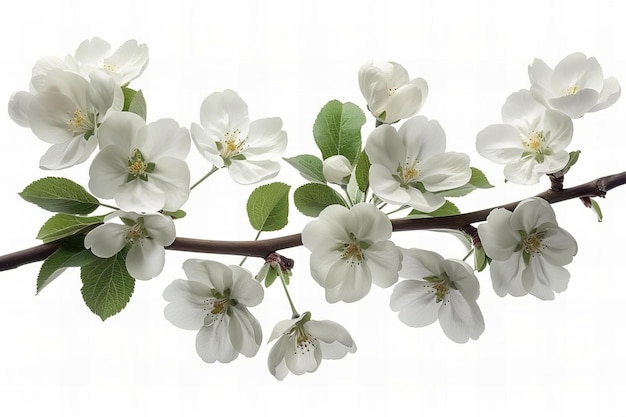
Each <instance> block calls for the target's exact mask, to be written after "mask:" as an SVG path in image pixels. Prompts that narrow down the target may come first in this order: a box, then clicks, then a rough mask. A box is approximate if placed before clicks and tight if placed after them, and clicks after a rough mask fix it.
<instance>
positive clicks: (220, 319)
mask: <svg viewBox="0 0 626 417" xmlns="http://www.w3.org/2000/svg"><path fill="white" fill-rule="evenodd" d="M183 270H184V271H185V275H186V276H187V279H186V280H184V279H177V280H175V281H173V282H172V283H171V284H170V285H169V286H168V287H167V288H166V289H165V291H164V292H163V297H164V298H165V300H166V301H169V304H168V305H167V306H166V307H165V317H166V318H167V319H168V320H169V321H170V322H171V323H172V324H173V325H174V326H176V327H180V328H181V329H185V330H198V334H197V336H196V351H197V352H198V355H200V357H201V358H202V360H204V361H205V362H208V363H213V362H215V361H218V362H222V363H226V362H231V361H232V360H234V359H235V358H237V356H239V354H240V353H241V354H243V355H244V356H247V357H252V356H254V355H256V353H257V351H258V350H259V347H260V345H261V340H262V332H261V326H260V324H259V322H258V321H257V319H256V318H255V317H254V316H253V315H252V314H251V313H250V312H249V311H248V307H254V306H256V305H258V304H259V303H260V302H261V301H262V300H263V287H262V286H261V284H259V283H258V282H257V281H255V280H254V278H252V274H251V273H250V272H249V271H248V270H246V269H244V268H241V267H239V266H235V265H231V266H226V265H224V264H221V263H219V262H214V261H209V260H201V259H188V260H187V261H185V263H184V264H183Z"/></svg>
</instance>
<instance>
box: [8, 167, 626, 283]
mask: <svg viewBox="0 0 626 417" xmlns="http://www.w3.org/2000/svg"><path fill="white" fill-rule="evenodd" d="M624 184H626V171H625V172H620V173H617V174H613V175H608V176H605V177H601V178H597V179H595V180H593V181H590V182H587V183H585V184H580V185H577V186H575V187H571V188H564V189H562V190H560V191H554V190H552V189H549V190H547V191H544V192H543V193H540V194H538V195H537V197H540V198H543V199H544V200H546V201H547V202H549V203H550V204H553V203H558V202H561V201H566V200H571V199H574V198H583V197H604V196H605V195H606V193H607V192H608V191H610V190H611V189H613V188H616V187H619V186H621V185H624ZM519 203H520V201H515V202H512V203H508V204H505V205H501V206H497V207H491V208H487V209H483V210H478V211H474V212H470V213H464V214H459V215H456V216H448V217H433V218H426V219H408V218H404V219H393V220H392V224H393V231H394V232H403V231H411V230H429V229H463V228H464V227H466V226H467V225H470V224H472V223H477V222H482V221H484V220H485V219H486V218H487V216H488V215H489V213H491V211H492V210H494V209H495V208H498V207H500V208H504V209H507V210H510V211H513V210H514V209H515V207H517V205H518V204H519ZM301 245H302V238H301V234H299V233H298V234H293V235H287V236H282V237H278V238H273V239H263V240H257V241H223V240H204V239H192V238H185V237H178V238H176V240H175V241H174V243H172V244H171V245H170V246H168V247H167V249H170V250H177V251H185V252H198V253H214V254H225V255H240V256H253V257H259V258H266V257H267V256H268V255H269V254H270V253H272V252H276V251H279V250H282V249H288V248H292V247H297V246H301ZM58 248H59V242H51V243H46V244H43V245H39V246H35V247H32V248H28V249H24V250H21V251H18V252H14V253H10V254H7V255H3V256H0V271H6V270H9V269H13V268H17V267H19V266H22V265H26V264H29V263H32V262H38V261H43V260H45V259H46V258H47V257H48V256H50V255H51V254H52V253H54V252H55V251H56V250H57V249H58Z"/></svg>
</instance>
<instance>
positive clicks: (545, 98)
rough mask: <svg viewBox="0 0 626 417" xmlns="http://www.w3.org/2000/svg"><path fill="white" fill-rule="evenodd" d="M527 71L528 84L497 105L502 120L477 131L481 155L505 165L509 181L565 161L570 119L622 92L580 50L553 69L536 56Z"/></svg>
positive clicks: (533, 179) (555, 168)
mask: <svg viewBox="0 0 626 417" xmlns="http://www.w3.org/2000/svg"><path fill="white" fill-rule="evenodd" d="M528 76H529V78H530V82H531V86H530V90H520V91H519V92H517V93H513V94H511V95H510V96H509V97H508V98H507V100H506V102H505V103H504V106H502V121H503V122H504V123H503V124H496V125H491V126H488V127H486V128H485V129H483V130H482V131H480V132H479V133H478V135H477V137H476V149H477V151H478V153H479V154H480V155H482V156H484V157H485V158H487V159H489V160H491V161H493V162H495V163H498V164H502V165H505V168H504V177H505V178H506V179H507V180H508V181H511V182H513V183H516V184H525V185H529V184H536V183H538V182H539V178H540V177H541V176H542V175H544V174H553V173H556V172H559V171H561V170H563V169H564V168H565V167H566V166H567V164H568V162H569V154H568V152H567V151H566V150H565V148H566V147H567V146H568V145H569V144H570V142H571V140H572V135H573V124H572V120H571V119H577V118H580V117H582V116H583V115H584V114H585V113H587V112H595V111H598V110H602V109H604V108H607V107H609V106H611V105H612V104H614V103H615V102H616V101H617V99H618V98H619V96H620V94H621V87H620V85H619V83H618V82H617V80H615V78H613V77H610V78H606V79H605V78H604V75H603V72H602V68H601V67H600V64H598V61H597V60H596V59H595V58H587V57H586V56H585V55H584V54H582V53H579V52H578V53H573V54H571V55H569V56H567V57H565V58H564V59H563V60H562V61H561V62H559V64H558V65H557V66H556V67H555V68H554V70H552V69H551V68H550V67H548V66H547V65H546V64H545V63H544V62H543V61H541V60H540V59H535V61H534V62H533V64H532V65H531V66H529V67H528Z"/></svg>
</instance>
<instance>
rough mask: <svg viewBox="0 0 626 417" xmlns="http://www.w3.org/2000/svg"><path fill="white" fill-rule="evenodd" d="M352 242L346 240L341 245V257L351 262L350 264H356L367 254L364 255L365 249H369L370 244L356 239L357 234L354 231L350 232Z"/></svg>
mask: <svg viewBox="0 0 626 417" xmlns="http://www.w3.org/2000/svg"><path fill="white" fill-rule="evenodd" d="M350 239H351V240H350V242H344V243H343V245H342V246H341V248H340V250H341V258H342V259H344V260H346V261H347V262H349V263H350V266H352V265H354V264H355V263H356V264H360V263H361V262H362V261H363V259H365V256H364V255H363V250H364V249H367V246H369V245H368V244H367V243H365V242H358V241H357V240H356V236H354V234H353V233H350Z"/></svg>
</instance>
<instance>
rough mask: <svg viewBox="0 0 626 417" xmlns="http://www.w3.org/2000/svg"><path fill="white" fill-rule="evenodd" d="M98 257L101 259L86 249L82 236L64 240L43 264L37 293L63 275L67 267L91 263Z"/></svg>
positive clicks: (38, 278)
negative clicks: (67, 240)
mask: <svg viewBox="0 0 626 417" xmlns="http://www.w3.org/2000/svg"><path fill="white" fill-rule="evenodd" d="M97 259H99V258H98V257H97V256H95V255H94V254H92V253H91V251H89V250H88V249H85V246H84V245H83V239H82V238H77V239H70V241H69V242H64V243H63V245H61V247H60V248H59V249H57V251H56V252H54V253H53V254H52V255H50V256H49V257H48V259H46V260H45V261H44V262H43V264H42V265H41V269H40V270H39V275H38V276H37V294H39V292H40V291H41V290H43V289H44V288H45V287H46V286H47V285H48V284H50V283H51V282H52V281H54V280H55V279H56V278H57V277H58V276H59V275H61V274H62V273H63V271H65V269H67V268H71V267H82V266H85V265H89V264H90V263H92V262H94V261H95V260H97Z"/></svg>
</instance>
